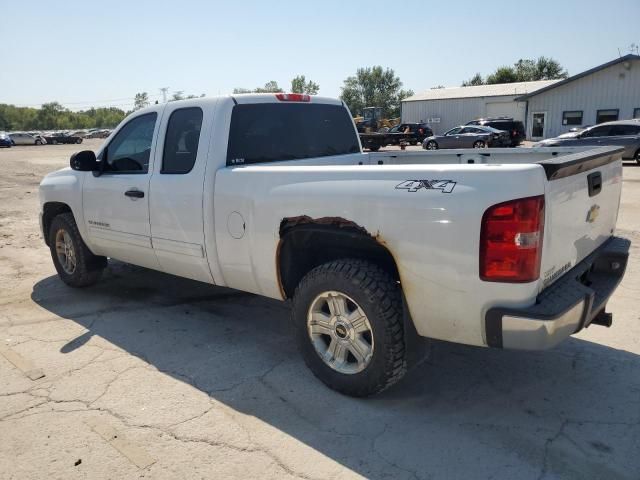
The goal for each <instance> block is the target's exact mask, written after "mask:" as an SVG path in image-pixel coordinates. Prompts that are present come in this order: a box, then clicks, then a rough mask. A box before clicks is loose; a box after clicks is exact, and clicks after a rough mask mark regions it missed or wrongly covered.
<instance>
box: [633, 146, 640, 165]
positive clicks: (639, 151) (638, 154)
mask: <svg viewBox="0 0 640 480" xmlns="http://www.w3.org/2000/svg"><path fill="white" fill-rule="evenodd" d="M633 158H635V159H636V162H637V163H638V165H640V148H639V149H638V151H637V152H636V154H635V155H634V156H633Z"/></svg>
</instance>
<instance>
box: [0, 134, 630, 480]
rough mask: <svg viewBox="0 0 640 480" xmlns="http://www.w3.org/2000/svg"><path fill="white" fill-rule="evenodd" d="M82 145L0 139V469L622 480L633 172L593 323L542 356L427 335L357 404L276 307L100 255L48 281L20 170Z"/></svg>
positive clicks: (10, 472) (20, 473)
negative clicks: (600, 313)
mask: <svg viewBox="0 0 640 480" xmlns="http://www.w3.org/2000/svg"><path fill="white" fill-rule="evenodd" d="M101 141H102V140H87V141H86V142H85V143H84V144H83V145H81V146H78V145H46V146H37V147H36V146H34V147H14V148H11V149H3V150H0V168H1V170H0V172H1V173H0V285H1V290H0V291H1V292H2V294H1V295H0V304H1V307H0V332H1V336H0V380H1V381H0V478H2V479H30V478H65V479H67V478H91V479H102V478H114V479H115V478H117V479H125V478H142V477H146V478H151V477H152V478H172V479H173V478H303V479H346V478H358V477H367V478H373V479H457V478H460V479H467V478H491V477H500V478H514V479H515V478H517V479H520V480H526V479H552V478H576V479H603V478H606V479H634V480H637V479H638V478H640V456H639V455H638V452H640V356H639V355H640V308H638V306H639V302H638V298H639V297H640V247H639V246H640V209H639V207H638V206H639V205H640V166H639V165H635V164H631V163H628V164H627V165H626V166H625V168H624V183H623V196H622V205H621V211H620V215H619V218H618V234H620V235H623V236H627V237H629V238H630V239H631V240H632V242H633V244H632V250H631V259H630V263H629V267H628V272H627V274H626V276H625V278H624V281H623V283H622V285H621V286H620V287H619V288H618V290H617V291H616V293H615V295H614V297H613V298H612V300H611V302H610V304H609V311H611V312H612V313H613V315H614V323H613V326H612V328H610V329H606V328H603V327H598V326H593V327H590V328H588V329H587V330H585V331H583V332H581V333H579V334H578V335H576V336H575V337H574V338H571V339H570V340H569V341H567V342H565V343H563V344H561V345H560V346H559V347H557V348H555V349H553V350H551V351H547V352H534V353H528V352H511V351H498V350H489V349H483V348H474V347H465V346H460V345H453V344H447V343H444V342H436V343H435V344H434V346H433V350H432V356H431V359H430V360H429V361H428V362H427V363H426V364H424V365H422V366H421V367H419V369H417V370H416V371H414V372H412V373H411V374H409V375H407V377H406V378H405V379H404V380H403V381H402V382H401V383H400V384H398V385H396V386H395V387H394V388H392V389H391V390H389V391H386V392H384V393H383V394H381V395H379V396H377V397H374V398H370V399H364V400H359V399H354V398H349V397H344V396H341V395H340V394H337V393H336V392H334V391H331V390H329V389H327V388H326V387H325V386H324V385H323V384H322V383H320V382H319V381H318V380H316V379H315V378H314V377H313V375H312V374H311V373H310V372H309V371H308V370H307V368H306V367H305V365H304V363H303V361H302V359H301V358H300V356H299V355H298V353H297V351H296V348H295V345H294V342H293V339H292V337H291V335H290V329H289V324H288V314H289V310H288V306H287V305H286V304H283V303H279V302H276V301H273V300H269V299H264V298H261V297H258V296H254V295H251V294H248V293H243V292H238V291H234V290H229V289H225V288H220V287H212V286H209V285H206V284H201V283H197V282H193V281H189V280H186V279H181V278H176V277H171V276H168V275H165V274H162V273H158V272H154V271H150V270H145V269H142V268H138V267H133V266H129V265H126V264H122V263H119V262H111V263H110V268H109V269H108V271H107V273H106V274H105V276H104V277H103V279H102V280H101V282H100V283H99V284H98V285H97V286H95V287H91V288H88V289H84V290H74V289H71V288H69V287H67V286H65V285H64V284H63V283H62V282H61V281H60V280H59V279H58V277H57V276H56V275H55V270H54V268H53V265H52V263H51V258H50V254H49V250H48V248H47V247H46V246H45V245H44V242H43V241H42V238H41V235H40V232H39V226H38V209H39V207H38V183H39V182H40V180H41V178H42V176H43V175H45V174H46V173H47V172H50V171H52V170H55V169H58V168H61V167H63V166H66V165H68V158H69V155H70V154H71V153H72V152H74V151H77V150H78V149H82V148H94V149H95V148H97V147H98V146H99V145H100V143H101ZM415 148H419V147H409V149H415Z"/></svg>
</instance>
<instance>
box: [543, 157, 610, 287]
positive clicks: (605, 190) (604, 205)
mask: <svg viewBox="0 0 640 480" xmlns="http://www.w3.org/2000/svg"><path fill="white" fill-rule="evenodd" d="M622 152H623V149H622V148H616V147H604V148H595V149H592V150H587V151H584V152H579V153H573V154H569V155H565V156H558V157H556V158H553V159H550V160H543V161H541V162H539V163H540V165H542V167H543V168H544V170H545V173H546V176H547V184H546V189H545V210H546V214H545V227H544V230H545V231H544V237H543V252H542V265H541V268H540V290H542V289H544V288H546V287H548V286H549V285H551V284H552V283H553V282H555V281H556V280H557V279H558V278H560V277H561V276H562V275H563V274H564V273H565V272H567V271H568V270H569V269H570V268H571V267H573V266H574V265H576V264H577V263H578V262H580V261H581V260H583V259H584V258H585V257H587V256H588V255H589V254H590V253H591V252H593V251H594V250H595V249H596V248H597V247H599V246H600V245H602V244H603V243H604V242H605V241H606V240H607V239H608V238H609V237H611V235H612V234H613V232H614V229H615V225H616V220H617V218H618V207H619V204H620V194H621V191H622Z"/></svg>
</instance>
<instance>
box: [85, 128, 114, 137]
mask: <svg viewBox="0 0 640 480" xmlns="http://www.w3.org/2000/svg"><path fill="white" fill-rule="evenodd" d="M109 135H111V130H107V129H99V130H93V131H92V132H89V133H87V134H86V135H85V137H84V138H107V137H108V136H109Z"/></svg>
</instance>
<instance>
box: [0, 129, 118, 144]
mask: <svg viewBox="0 0 640 480" xmlns="http://www.w3.org/2000/svg"><path fill="white" fill-rule="evenodd" d="M110 134H111V130H109V129H106V128H100V129H91V130H78V131H73V132H69V131H54V132H38V131H31V132H0V147H7V148H10V147H12V146H14V145H57V144H74V143H75V144H80V143H82V141H83V139H85V138H107V137H108V136H109V135H110Z"/></svg>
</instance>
